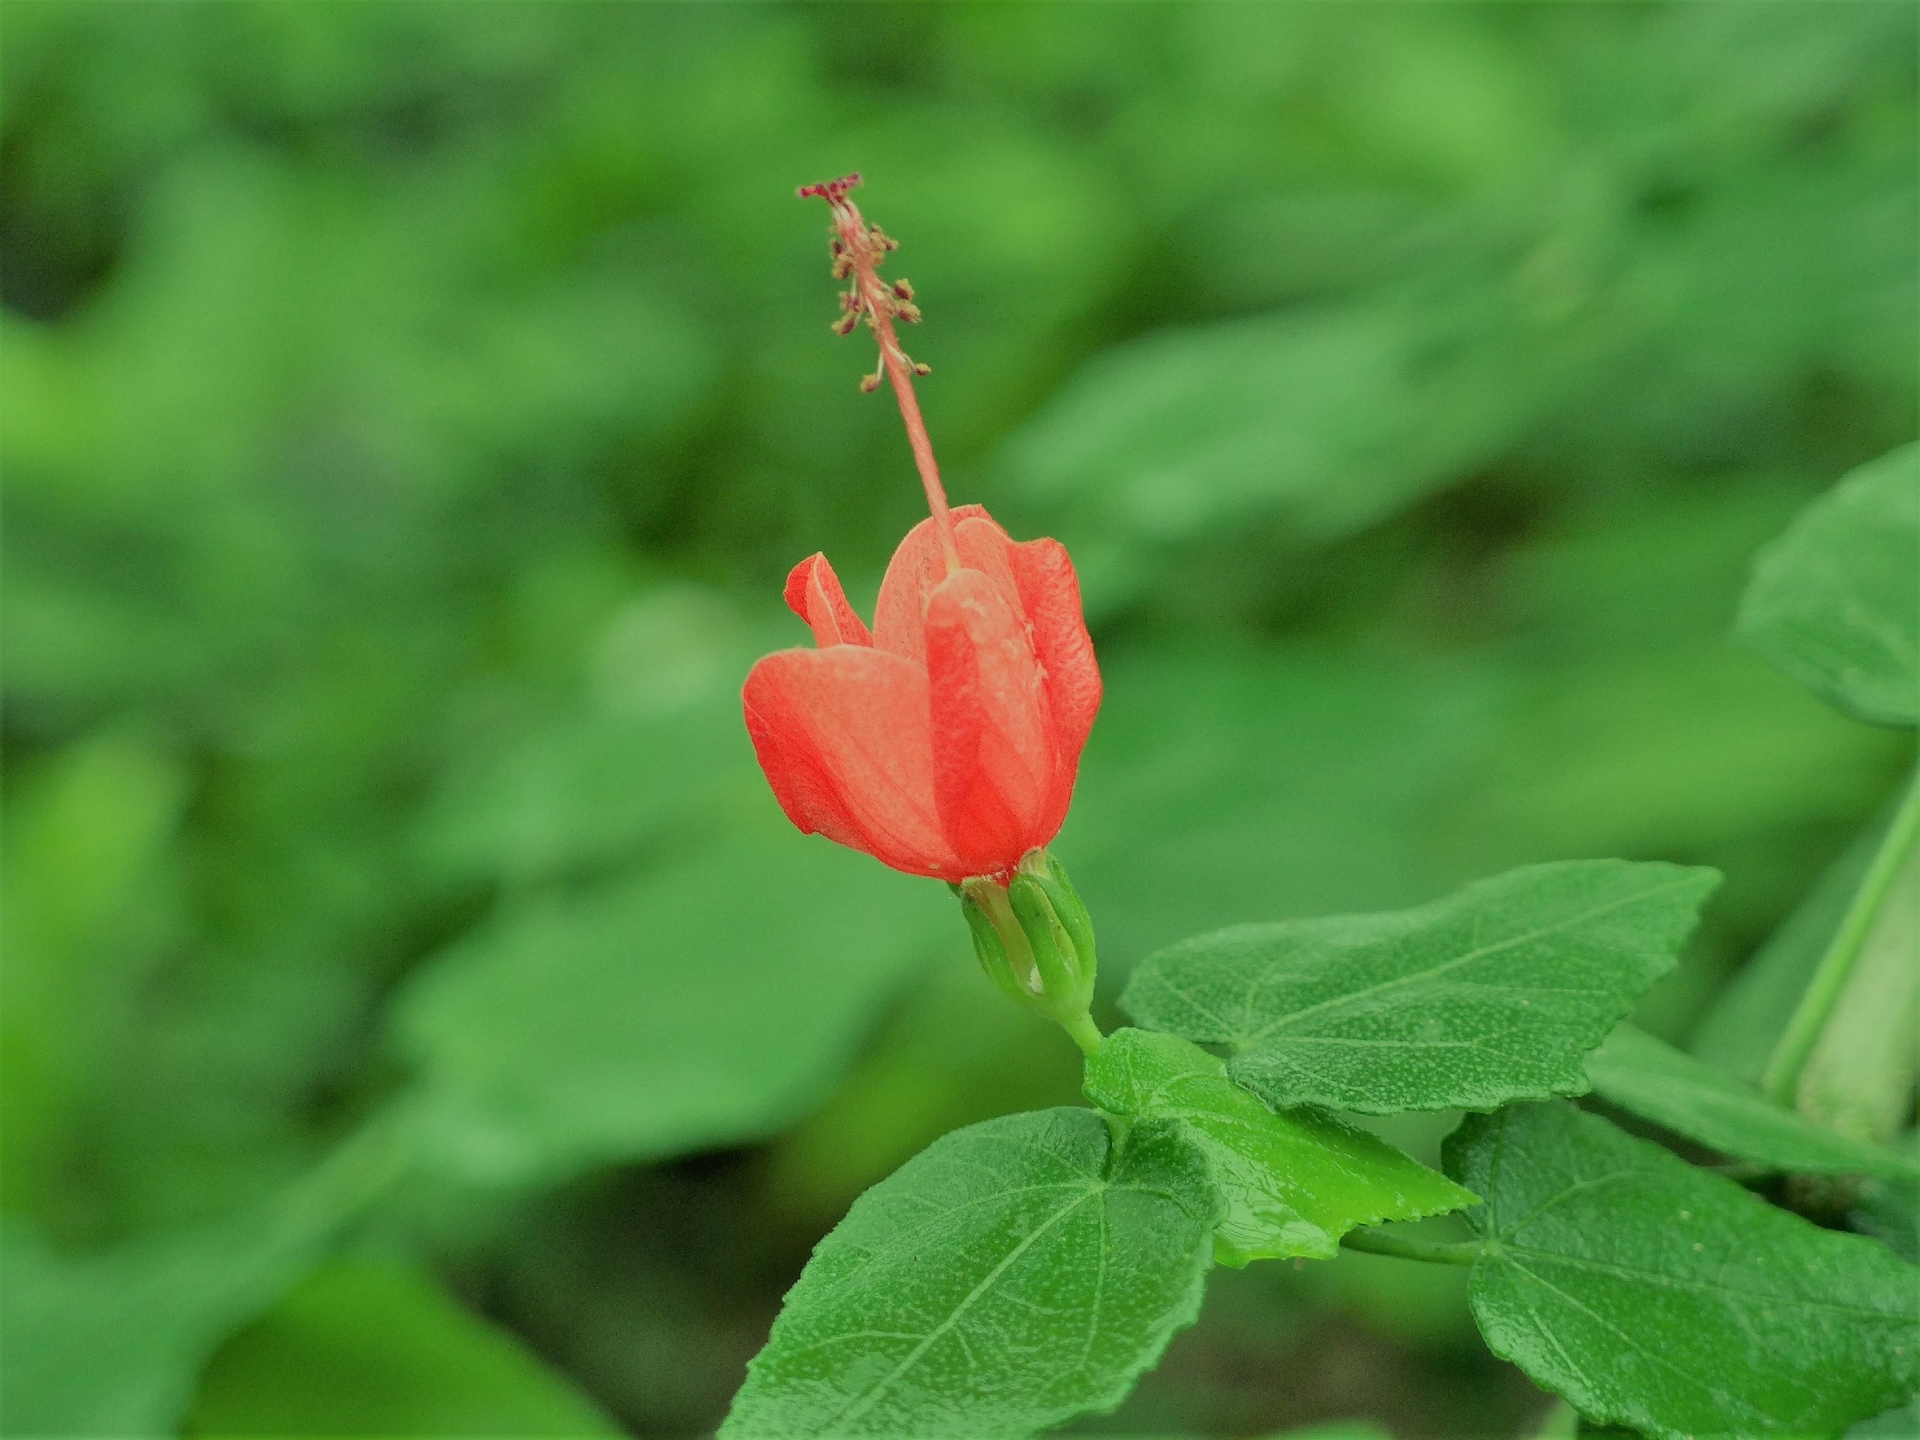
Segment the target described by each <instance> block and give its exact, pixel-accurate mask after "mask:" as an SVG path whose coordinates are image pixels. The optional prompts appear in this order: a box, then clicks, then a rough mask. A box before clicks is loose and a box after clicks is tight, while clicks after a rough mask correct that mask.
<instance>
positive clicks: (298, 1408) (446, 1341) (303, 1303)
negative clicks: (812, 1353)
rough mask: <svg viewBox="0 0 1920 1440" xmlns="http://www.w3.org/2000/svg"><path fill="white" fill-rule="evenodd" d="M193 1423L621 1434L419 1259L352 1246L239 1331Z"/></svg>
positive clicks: (297, 1429)
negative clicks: (350, 1253)
mask: <svg viewBox="0 0 1920 1440" xmlns="http://www.w3.org/2000/svg"><path fill="white" fill-rule="evenodd" d="M186 1433H187V1434H188V1435H192V1436H202V1437H209V1440H211V1437H216V1436H235V1437H239V1436H260V1435H284V1436H296V1435H297V1436H337V1435H407V1436H439V1435H445V1436H463V1435H487V1436H494V1435H527V1436H535V1435H545V1436H560V1435H566V1436H576V1435H582V1436H583V1435H618V1434H621V1433H623V1432H622V1431H621V1430H620V1429H619V1428H618V1427H617V1426H615V1425H613V1424H612V1423H610V1422H609V1421H608V1419H607V1417H606V1416H605V1415H603V1414H601V1413H600V1411H599V1409H598V1407H596V1406H595V1405H594V1404H593V1403H592V1402H591V1401H589V1400H587V1399H586V1398H585V1397H583V1396H582V1395H580V1394H579V1392H578V1391H576V1390H574V1389H573V1388H572V1387H571V1386H570V1385H568V1384H567V1382H566V1381H565V1380H564V1379H562V1378H561V1377H560V1376H558V1375H556V1374H555V1373H554V1372H553V1371H552V1370H550V1369H549V1368H548V1367H547V1366H546V1365H544V1364H542V1363H541V1362H540V1361H539V1360H538V1359H536V1358H535V1357H534V1356H533V1355H531V1354H529V1353H528V1352H527V1350H526V1349H525V1348H524V1347H522V1346H521V1345H520V1344H519V1342H518V1341H516V1340H515V1339H514V1338H513V1337H512V1336H511V1335H509V1334H507V1333H505V1332H503V1331H501V1330H499V1329H498V1328H496V1327H494V1326H492V1325H489V1324H487V1323H486V1322H485V1321H482V1320H481V1319H479V1318H478V1317H477V1316H475V1315H473V1314H471V1313H470V1312H468V1311H467V1310H465V1309H463V1308H462V1307H461V1306H459V1305H457V1304H455V1303H454V1302H453V1301H452V1300H450V1299H448V1298H447V1296H446V1295H445V1294H444V1293H442V1292H441V1291H440V1289H439V1288H438V1287H437V1286H435V1285H434V1284H433V1282H431V1281H430V1280H428V1279H426V1278H425V1277H423V1276H421V1275H419V1274H418V1273H416V1272H414V1271H412V1270H409V1269H405V1268H402V1267H398V1266H394V1265H391V1264H375V1263H372V1262H369V1261H355V1260H340V1261H334V1262H332V1263H330V1264H328V1265H325V1266H323V1267H321V1268H320V1269H318V1270H316V1271H315V1272H314V1273H313V1274H312V1275H310V1276H308V1277H307V1279H306V1280H305V1281H303V1282H302V1283H301V1284H300V1285H299V1286H298V1287H297V1288H296V1289H295V1290H294V1291H293V1292H292V1293H291V1294H290V1295H288V1296H287V1297H286V1299H285V1300H283V1301H282V1302H281V1303H280V1304H279V1305H278V1306H276V1307H275V1308H274V1309H273V1310H272V1311H270V1312H269V1313H268V1314H266V1315H265V1316H263V1317H262V1318H261V1319H259V1320H258V1321H256V1322H254V1323H253V1324H252V1325H250V1326H248V1327H247V1328H246V1329H245V1330H242V1331H241V1332H240V1333H239V1334H237V1335H235V1336H234V1337H233V1338H232V1339H231V1340H229V1341H228V1342H227V1343H226V1344H225V1345H224V1346H222V1347H221V1350H220V1352H219V1354H217V1355H215V1356H214V1358H213V1361H212V1363H211V1364H210V1365H209V1366H208V1367H207V1371H206V1374H205V1376H204V1378H203V1379H202V1381H201V1385H200V1391H199V1394H198V1395H197V1396H196V1397H195V1400H194V1404H193V1410H192V1413H191V1414H190V1415H189V1416H188V1419H187V1424H186Z"/></svg>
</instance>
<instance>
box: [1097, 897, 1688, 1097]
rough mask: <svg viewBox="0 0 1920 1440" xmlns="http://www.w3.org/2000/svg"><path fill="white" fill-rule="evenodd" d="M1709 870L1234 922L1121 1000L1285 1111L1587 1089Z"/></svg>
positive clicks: (1167, 957)
mask: <svg viewBox="0 0 1920 1440" xmlns="http://www.w3.org/2000/svg"><path fill="white" fill-rule="evenodd" d="M1718 883H1719V876H1718V874H1716V873H1715V872H1714V871H1711V870H1704V869H1698V868H1695V869H1686V868H1682V867H1680V866H1676V865H1665V864H1657V863H1645V864H1632V863H1629V862H1627V861H1624V860H1587V861H1568V862H1562V863H1559V864H1553V865H1534V866H1528V867H1525V868H1523V869H1520V870H1515V871H1513V872H1511V873H1510V874H1507V875H1502V876H1499V877H1497V878H1495V879H1491V880H1482V881H1479V882H1477V883H1475V884H1473V885H1469V886H1468V887H1467V888H1466V889H1465V890H1462V891H1460V892H1459V893H1458V894H1456V895H1452V896H1449V897H1447V898H1446V899H1444V900H1437V901H1435V902H1433V903H1432V904H1429V905H1424V906H1421V907H1419V908H1418V909H1414V910H1403V911H1400V912H1398V913H1395V914H1389V915H1341V916H1329V917H1326V918H1323V919H1318V920H1294V921H1286V922H1283V923H1281V924H1277V925H1242V926H1238V927H1236V928H1234V929H1231V930H1222V931H1220V932H1219V933H1218V934H1216V935H1203V936H1201V937H1199V938H1197V939H1194V940H1188V941H1185V942H1183V943H1182V944H1179V945H1176V946H1174V947H1173V948H1172V949H1170V950H1165V951H1162V952H1161V953H1160V954H1158V955H1155V956H1153V957H1152V958H1151V959H1149V960H1148V961H1147V962H1146V963H1145V964H1144V965H1142V966H1141V968H1140V969H1139V971H1138V972H1137V973H1136V974H1135V975H1134V978H1133V981H1132V983H1131V984H1129V985H1128V987H1127V990H1126V993H1125V994H1124V995H1122V996H1121V1005H1122V1008H1124V1009H1125V1010H1126V1011H1127V1013H1128V1014H1129V1015H1131V1016H1133V1017H1134V1018H1135V1019H1136V1020H1138V1021H1139V1022H1140V1023H1142V1024H1143V1025H1148V1026H1151V1027H1152V1028H1154V1029H1161V1030H1169V1031H1171V1032H1173V1033H1174V1034H1177V1035H1184V1036H1186V1037H1187V1038H1188V1039H1190V1040H1198V1041H1201V1042H1204V1043H1211V1044H1221V1045H1226V1046H1228V1047H1229V1048H1230V1049H1231V1050H1232V1052H1233V1054H1232V1057H1231V1058H1230V1059H1229V1060H1228V1062H1227V1074H1228V1075H1229V1076H1231V1077H1232V1078H1233V1079H1234V1080H1236V1081H1238V1082H1239V1083H1240V1084H1242V1085H1245V1086H1246V1087H1247V1088H1248V1089H1250V1090H1252V1091H1253V1092H1254V1093H1255V1094H1257V1095H1259V1096H1260V1097H1261V1098H1262V1099H1265V1100H1267V1101H1269V1102H1270V1103H1271V1104H1274V1105H1276V1106H1285V1105H1301V1104H1313V1105H1328V1106H1333V1107H1337V1108H1340V1109H1346V1110H1359V1111H1363V1112H1368V1113H1385V1112H1389V1111H1394V1110H1438V1109H1444V1108H1448V1107H1454V1106H1458V1107H1463V1108H1468V1109H1480V1108H1491V1107H1493V1106H1496V1105H1501V1104H1504V1103H1505V1102H1507V1101H1509V1100H1513V1099H1519V1098H1538V1097H1542V1096H1545V1095H1551V1094H1562V1095H1572V1094H1579V1093H1581V1092H1582V1091H1584V1090H1585V1089H1586V1088H1587V1080H1586V1076H1585V1074H1584V1073H1582V1071H1581V1069H1580V1057H1581V1056H1582V1055H1583V1054H1585V1053H1586V1051H1587V1050H1589V1049H1591V1048H1592V1047H1593V1046H1594V1045H1596V1044H1598V1043H1599V1041H1600V1040H1601V1038H1602V1037H1604V1036H1605V1034H1606V1032H1607V1031H1608V1030H1609V1029H1611V1028H1612V1026H1613V1024H1614V1023H1615V1022H1616V1021H1618V1020H1619V1019H1620V1018H1621V1016H1622V1015H1623V1014H1624V1013H1625V1012H1626V1011H1627V1009H1628V1008H1629V1007H1630V1006H1631V1005H1632V1004H1633V1002H1634V1000H1635V999H1636V998H1637V997H1638V996H1639V994H1640V992H1641V991H1643V990H1645V989H1646V987H1647V986H1648V985H1649V984H1651V983H1652V982H1653V981H1654V980H1655V979H1656V978H1658V977H1659V976H1660V975H1661V974H1662V973H1664V972H1665V971H1666V970H1668V969H1670V968H1671V967H1672V965H1673V963H1674V957H1675V956H1676V954H1677V953H1678V951H1679V948H1680V945H1681V942H1682V941H1684V940H1685V939H1686V936H1687V934H1688V932H1689V931H1691V930H1692V928H1693V925H1694V922H1695V917H1696V913H1697V912H1698V910H1699V907H1700V903H1701V902H1702V900H1704V899H1705V898H1706V895H1707V893H1708V892H1709V891H1711V890H1712V888H1713V887H1714V886H1715V885H1716V884H1718Z"/></svg>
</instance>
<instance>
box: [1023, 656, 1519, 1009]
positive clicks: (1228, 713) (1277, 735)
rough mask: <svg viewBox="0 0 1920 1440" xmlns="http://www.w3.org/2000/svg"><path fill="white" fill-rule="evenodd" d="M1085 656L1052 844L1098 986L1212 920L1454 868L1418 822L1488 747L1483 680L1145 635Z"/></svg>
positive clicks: (1395, 895) (1494, 694)
mask: <svg viewBox="0 0 1920 1440" xmlns="http://www.w3.org/2000/svg"><path fill="white" fill-rule="evenodd" d="M1101 663H1102V669H1103V671H1104V674H1105V678H1106V698H1105V700H1104V701H1103V703H1102V707H1101V713H1100V719H1099V721H1098V723H1097V724H1095V726H1094V728H1093V734H1092V736H1091V737H1090V739H1089V740H1088V742H1087V751H1086V756H1085V759H1084V761H1083V764H1082V766H1081V771H1080V781H1079V784H1078V786H1077V788H1076V790H1075V793H1074V802H1073V810H1072V813H1071V814H1070V815H1069V817H1068V820H1067V825H1066V828H1065V830H1063V831H1062V833H1061V837H1060V840H1059V842H1058V845H1057V846H1056V848H1057V849H1058V850H1059V852H1060V854H1061V855H1062V857H1063V858H1064V859H1065V860H1066V862H1067V865H1068V867H1069V868H1070V869H1071V870H1072V872H1073V876H1074V883H1075V884H1076V885H1077V886H1079V888H1080V892H1081V894H1082V895H1083V896H1085V898H1086V901H1087V905H1088V908H1089V910H1090V912H1091V913H1092V914H1093V916H1094V920H1095V924H1096V925H1097V926H1098V928H1099V936H1100V961H1101V969H1102V975H1103V978H1104V979H1105V980H1107V981H1108V982H1109V983H1111V981H1113V980H1115V979H1124V977H1125V976H1126V974H1127V973H1128V972H1129V970H1130V969H1131V967H1132V966H1133V965H1134V964H1136V963H1137V962H1138V960H1139V959H1140V958H1141V957H1143V956H1145V955H1146V954H1148V953H1150V952H1151V951H1153V950H1155V949H1158V948H1160V947H1161V946H1164V945H1169V944H1171V943H1173V942H1174V941H1176V940H1179V939H1182V938H1184V937H1186V936H1188V935H1193V934H1196V933H1198V932H1199V931H1201V930H1204V929H1209V928H1212V927H1215V926H1218V925H1220V924H1222V923H1223V922H1227V921H1237V920H1274V919H1280V918H1283V917H1285V916H1288V915H1291V914H1300V913H1312V912H1313V911H1315V910H1320V909H1327V908H1349V909H1356V910H1358V909H1374V908H1384V907H1386V906H1391V905H1403V904H1407V903H1410V902H1411V901H1413V900H1415V899H1417V898H1418V897H1419V896H1420V895H1421V894H1423V893H1429V892H1430V891H1431V890H1432V889H1433V888H1434V887H1435V886H1437V885H1444V884H1446V883H1448V882H1449V881H1451V880H1453V879H1454V878H1455V877H1454V874H1453V873H1451V872H1450V871H1442V870H1441V864H1440V861H1439V860H1438V859H1437V858H1436V856H1435V853H1434V851H1435V847H1434V845H1433V844H1432V841H1431V839H1430V838H1429V835H1428V833H1427V832H1428V825H1429V816H1430V815H1431V814H1432V812H1433V811H1434V810H1436V809H1437V808H1439V807H1440V806H1441V804H1442V802H1443V798H1444V797H1446V795H1447V793H1448V791H1449V789H1450V788H1451V787H1452V786H1453V785H1454V784H1455V783H1456V780H1457V777H1458V775H1459V774H1460V772H1461V771H1462V770H1463V769H1464V768H1465V767H1466V765H1467V764H1468V762H1469V761H1471V760H1473V759H1475V758H1476V757H1477V756H1478V755H1479V754H1480V752H1481V750H1482V747H1484V746H1487V745H1488V744H1490V743H1491V740H1492V737H1493V735H1494V733H1495V728H1494V726H1495V721H1496V718H1497V712H1496V701H1497V699H1498V698H1499V694H1500V687H1499V684H1498V679H1499V677H1498V676H1497V675H1496V674H1490V673H1488V671H1487V670H1486V669H1484V668H1481V667H1476V666H1472V665H1465V664H1462V665H1419V664H1407V663H1404V662H1402V661H1400V660H1398V659H1396V658H1390V657H1387V656H1381V655H1375V654H1372V653H1355V654H1345V655H1329V654H1326V653H1324V651H1322V650H1321V649H1319V648H1318V647H1312V646H1308V645H1288V646H1278V645H1274V646H1255V645H1246V646H1229V645H1225V644H1220V643H1197V642H1196V643H1193V644H1186V645H1175V644H1171V643H1159V644H1153V645H1138V646H1135V647H1132V648H1131V649H1130V650H1121V651H1120V652H1119V653H1118V654H1112V655H1110V654H1109V652H1108V651H1105V650H1103V651H1102V652H1101ZM1469 873H1471V872H1469Z"/></svg>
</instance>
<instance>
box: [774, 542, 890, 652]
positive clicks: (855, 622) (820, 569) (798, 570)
mask: <svg viewBox="0 0 1920 1440" xmlns="http://www.w3.org/2000/svg"><path fill="white" fill-rule="evenodd" d="M786 600H787V608H788V609H789V610H791V611H793V613H794V614H796V615H798V616H799V617H800V618H801V619H802V620H804V621H806V622H807V624H808V625H810V626H812V627H813V643H814V644H816V645H820V646H827V645H871V644H873V636H872V635H870V634H868V633H867V627H866V625H865V624H864V623H863V622H862V621H861V619H860V617H859V616H858V615H856V614H855V613H854V610H853V606H851V605H849V604H848V603H847V593H846V591H844V590H842V589H841V588H840V577H839V576H838V575H836V574H834V573H833V566H831V565H830V564H828V563H827V557H826V556H825V555H821V554H813V555H809V556H808V557H807V558H806V559H804V560H802V561H801V562H800V563H799V564H798V565H796V566H794V567H793V570H792V572H791V573H790V574H789V575H788V576H787V589H786Z"/></svg>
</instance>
